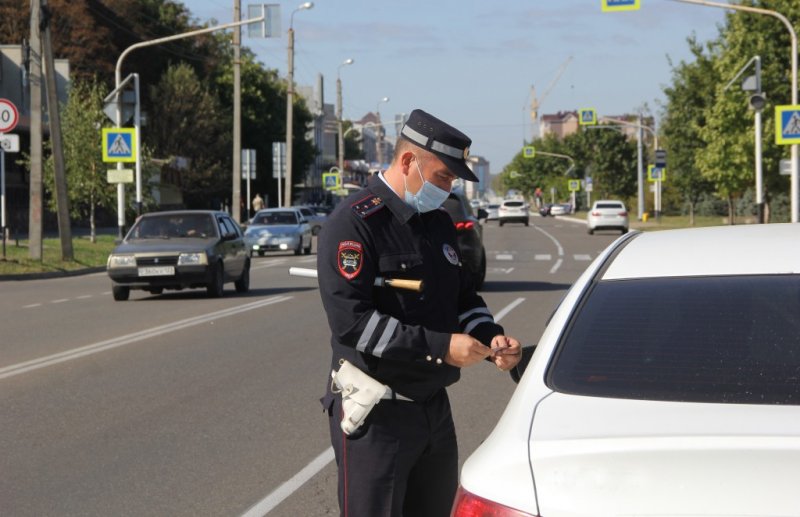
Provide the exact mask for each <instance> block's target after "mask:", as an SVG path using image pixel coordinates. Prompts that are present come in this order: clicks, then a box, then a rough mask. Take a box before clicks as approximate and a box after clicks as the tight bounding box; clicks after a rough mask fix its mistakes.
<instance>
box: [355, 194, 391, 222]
mask: <svg viewBox="0 0 800 517" xmlns="http://www.w3.org/2000/svg"><path fill="white" fill-rule="evenodd" d="M384 206H386V205H385V204H384V202H383V200H382V199H381V198H379V197H378V196H376V195H374V194H373V195H370V196H367V197H365V198H364V199H361V200H359V201H356V202H355V203H353V204H352V205H350V207H351V208H352V209H353V212H355V213H356V215H358V216H359V217H360V218H362V219H366V218H367V217H369V216H371V215H372V214H374V213H375V212H377V211H379V210H380V209H382V208H383V207H384Z"/></svg>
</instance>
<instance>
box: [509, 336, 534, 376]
mask: <svg viewBox="0 0 800 517" xmlns="http://www.w3.org/2000/svg"><path fill="white" fill-rule="evenodd" d="M535 351H536V345H533V346H523V347H522V358H520V360H519V363H517V366H515V367H514V368H512V369H511V370H509V371H508V373H509V375H511V379H512V380H513V381H514V382H516V383H519V380H520V379H521V378H522V374H523V373H525V369H526V368H527V367H528V363H529V362H531V357H533V353H534V352H535Z"/></svg>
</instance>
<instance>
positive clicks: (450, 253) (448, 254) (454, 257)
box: [442, 244, 458, 266]
mask: <svg viewBox="0 0 800 517" xmlns="http://www.w3.org/2000/svg"><path fill="white" fill-rule="evenodd" d="M442 252H443V253H444V256H445V258H446V259H447V261H448V262H449V263H451V264H453V265H454V266H457V265H458V253H456V250H454V249H453V247H452V246H450V245H449V244H445V245H443V246H442Z"/></svg>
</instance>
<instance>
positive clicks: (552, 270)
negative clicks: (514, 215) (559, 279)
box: [534, 226, 564, 275]
mask: <svg viewBox="0 0 800 517" xmlns="http://www.w3.org/2000/svg"><path fill="white" fill-rule="evenodd" d="M534 228H535V229H536V230H538V231H540V232H542V233H543V234H545V235H546V236H547V237H549V238H550V240H551V241H553V242H554V243H555V245H556V248H557V249H558V260H556V263H555V264H554V265H553V267H551V268H550V274H551V275H552V274H553V273H555V272H556V271H558V268H559V267H561V263H562V262H564V261H563V260H562V259H561V257H563V256H564V248H562V247H561V243H560V242H558V239H556V238H555V237H553V236H552V235H550V234H549V233H547V232H546V231H544V230H542V229H541V228H539V227H538V226H534Z"/></svg>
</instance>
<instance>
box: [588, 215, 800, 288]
mask: <svg viewBox="0 0 800 517" xmlns="http://www.w3.org/2000/svg"><path fill="white" fill-rule="evenodd" d="M618 243H620V246H621V247H620V250H619V251H618V252H617V253H616V256H614V257H613V258H612V260H611V263H610V264H609V265H608V266H607V268H606V269H605V271H603V273H602V276H601V278H602V279H603V280H625V279H634V278H658V277H687V276H724V275H767V274H797V273H800V224H790V223H786V224H751V225H739V226H713V227H707V228H690V229H681V230H664V231H653V232H644V233H639V232H637V233H635V234H634V235H633V236H631V237H630V238H628V239H626V238H625V237H624V236H623V237H622V238H620V240H619V241H618Z"/></svg>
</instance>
